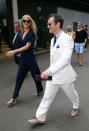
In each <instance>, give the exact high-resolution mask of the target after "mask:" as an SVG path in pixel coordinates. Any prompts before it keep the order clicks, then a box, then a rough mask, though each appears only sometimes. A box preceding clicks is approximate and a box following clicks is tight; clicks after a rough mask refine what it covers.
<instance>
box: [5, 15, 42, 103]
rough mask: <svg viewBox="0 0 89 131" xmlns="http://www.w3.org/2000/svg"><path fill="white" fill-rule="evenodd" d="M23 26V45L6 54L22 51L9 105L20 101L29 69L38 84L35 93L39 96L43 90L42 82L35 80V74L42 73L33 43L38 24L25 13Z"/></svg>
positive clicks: (9, 55)
mask: <svg viewBox="0 0 89 131" xmlns="http://www.w3.org/2000/svg"><path fill="white" fill-rule="evenodd" d="M21 28H22V32H23V35H22V40H21V46H22V47H21V48H19V49H16V50H13V51H9V52H7V54H6V56H8V57H11V56H13V55H14V54H15V53H19V52H21V61H20V64H19V68H18V72H17V78H16V84H15V89H14V93H13V96H12V98H11V99H10V100H9V101H8V102H7V104H8V105H10V104H12V103H13V102H17V101H18V96H19V91H20V88H21V86H22V83H23V81H24V78H25V77H26V74H27V73H28V71H31V75H32V77H33V79H34V82H35V84H36V89H37V93H36V94H35V95H37V96H39V95H40V94H41V93H42V92H43V87H42V84H41V82H39V81H35V75H40V69H39V67H38V64H37V61H36V58H35V55H34V50H33V44H34V41H35V39H36V31H37V28H36V24H35V22H34V20H33V19H32V18H31V17H30V16H29V15H24V16H23V17H22V21H21Z"/></svg>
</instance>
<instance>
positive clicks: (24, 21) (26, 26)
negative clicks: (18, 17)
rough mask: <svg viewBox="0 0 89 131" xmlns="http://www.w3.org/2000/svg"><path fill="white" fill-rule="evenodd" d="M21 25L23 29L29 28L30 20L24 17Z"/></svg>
mask: <svg viewBox="0 0 89 131" xmlns="http://www.w3.org/2000/svg"><path fill="white" fill-rule="evenodd" d="M22 24H23V27H24V28H29V27H30V26H31V20H30V19H29V18H28V17H24V18H23V20H22Z"/></svg>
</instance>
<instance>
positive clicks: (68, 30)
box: [65, 25, 75, 40]
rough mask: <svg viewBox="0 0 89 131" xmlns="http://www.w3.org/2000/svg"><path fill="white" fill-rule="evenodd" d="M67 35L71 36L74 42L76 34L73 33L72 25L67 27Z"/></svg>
mask: <svg viewBox="0 0 89 131" xmlns="http://www.w3.org/2000/svg"><path fill="white" fill-rule="evenodd" d="M65 33H67V34H68V35H70V36H71V37H72V38H73V40H74V39H75V32H74V31H73V28H72V26H70V25H69V26H67V29H66V31H65Z"/></svg>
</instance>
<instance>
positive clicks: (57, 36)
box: [45, 30, 63, 76]
mask: <svg viewBox="0 0 89 131" xmlns="http://www.w3.org/2000/svg"><path fill="white" fill-rule="evenodd" d="M62 33H63V30H62V31H61V32H59V33H58V34H57V35H56V41H57V39H58V38H59V37H60V35H61V34H62ZM45 72H47V73H48V75H49V76H52V72H51V70H50V69H49V68H48V69H47V70H46V71H45Z"/></svg>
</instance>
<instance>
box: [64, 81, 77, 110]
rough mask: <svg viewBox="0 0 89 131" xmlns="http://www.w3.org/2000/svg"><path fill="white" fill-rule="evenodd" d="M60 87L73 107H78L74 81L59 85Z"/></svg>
mask: <svg viewBox="0 0 89 131" xmlns="http://www.w3.org/2000/svg"><path fill="white" fill-rule="evenodd" d="M61 88H62V89H63V90H64V92H65V93H66V95H67V96H68V98H69V100H70V101H71V102H72V104H73V109H78V108H79V96H78V93H77V91H76V90H75V87H74V83H73V82H71V83H68V84H63V85H61Z"/></svg>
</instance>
